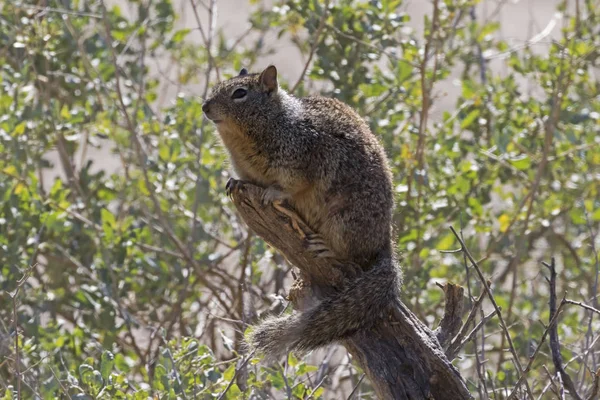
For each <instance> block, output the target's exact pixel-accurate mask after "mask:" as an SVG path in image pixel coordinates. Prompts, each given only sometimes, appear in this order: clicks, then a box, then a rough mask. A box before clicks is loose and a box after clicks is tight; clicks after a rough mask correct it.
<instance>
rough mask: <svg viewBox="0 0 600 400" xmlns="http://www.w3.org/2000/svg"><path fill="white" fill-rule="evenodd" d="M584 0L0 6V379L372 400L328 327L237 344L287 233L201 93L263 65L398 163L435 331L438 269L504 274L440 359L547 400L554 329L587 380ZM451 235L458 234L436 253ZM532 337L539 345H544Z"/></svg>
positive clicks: (22, 385)
mask: <svg viewBox="0 0 600 400" xmlns="http://www.w3.org/2000/svg"><path fill="white" fill-rule="evenodd" d="M599 45H600V2H598V1H597V0H569V1H550V0H520V1H519V0H513V1H505V0H481V1H475V0H432V1H415V0H413V1H401V0H380V1H358V0H357V1H352V0H330V1H325V0H274V1H258V0H250V1H243V0H178V1H169V0H122V1H115V0H112V1H96V0H94V1H90V0H29V1H18V2H12V1H11V2H9V1H6V2H0V61H1V64H2V67H1V68H2V70H1V75H0V86H1V88H2V90H1V91H0V199H1V201H2V204H1V205H0V269H1V271H2V274H1V275H0V288H1V289H2V290H3V291H2V294H0V394H4V393H6V394H5V398H7V399H10V398H43V399H54V398H80V399H83V398H106V399H111V398H132V399H134V398H135V399H137V398H231V399H233V398H274V399H280V398H294V399H295V398H299V399H309V398H321V399H325V398H327V399H329V398H336V399H337V398H350V397H353V398H356V399H358V398H365V399H368V398H374V395H373V393H372V388H371V386H370V383H369V382H368V379H362V376H363V374H362V371H360V370H359V369H358V368H357V367H356V365H355V364H353V363H352V360H351V357H350V356H349V355H348V353H347V352H346V351H345V349H344V348H343V347H341V346H330V347H328V348H325V349H322V350H319V351H317V352H315V353H313V354H311V355H309V356H308V357H306V358H304V359H297V358H295V357H294V356H293V355H290V356H289V357H288V359H287V360H282V362H281V364H279V365H274V366H265V365H261V364H258V358H252V359H251V360H250V361H247V360H246V358H245V355H246V350H245V348H244V342H243V334H244V331H245V330H246V329H247V328H248V327H249V326H250V325H251V324H254V323H257V322H258V321H260V319H261V318H264V317H265V316H266V315H269V314H272V313H279V312H282V311H284V310H285V309H286V307H287V306H288V305H287V301H286V300H285V294H286V290H287V288H289V286H290V284H291V283H292V278H291V273H290V270H291V269H292V266H291V265H289V264H288V263H287V262H286V261H285V259H284V258H283V257H282V256H281V255H279V254H278V252H277V251H276V250H275V249H273V248H270V247H269V246H267V245H266V244H265V243H264V242H263V241H262V240H261V239H260V238H258V237H256V236H255V235H253V234H252V233H251V232H248V230H247V229H246V227H245V225H244V224H243V222H242V221H241V220H240V218H239V217H238V215H237V213H236V210H235V208H234V207H233V205H232V204H231V202H230V201H229V199H228V198H227V197H226V196H225V192H224V187H225V182H226V181H227V179H228V178H229V176H230V174H231V170H230V168H229V165H228V160H227V156H226V153H225V151H224V149H223V147H222V145H221V143H220V141H219V138H218V135H217V134H216V132H215V131H214V128H213V127H212V126H211V124H209V123H208V122H207V121H206V120H205V119H204V118H203V116H202V111H201V104H202V99H203V98H204V97H206V95H207V93H208V91H209V90H210V88H211V86H212V85H213V84H214V83H215V82H217V81H219V80H223V79H227V78H229V77H231V76H232V75H236V74H237V72H238V71H239V70H240V69H241V68H242V67H246V68H248V69H249V70H250V71H252V72H258V71H260V70H262V69H263V68H264V67H265V66H267V65H269V64H271V63H273V64H275V65H276V66H277V68H278V70H279V73H280V84H281V85H282V86H283V87H284V88H286V89H287V90H290V91H291V92H293V94H295V95H297V96H303V95H306V94H309V93H321V94H323V95H326V96H333V97H337V98H339V99H340V100H342V101H344V102H346V103H348V104H350V105H351V106H353V107H355V108H356V109H357V111H358V112H359V113H360V114H361V115H362V116H363V117H364V118H365V119H366V120H367V122H368V123H369V124H370V126H371V128H372V129H373V131H374V132H375V133H376V134H377V135H378V136H379V137H380V139H381V141H382V143H383V144H384V146H385V148H386V151H387V154H388V157H389V159H390V162H391V164H392V167H393V172H394V182H395V185H396V187H395V190H396V203H397V206H396V213H395V218H394V228H395V232H396V235H397V238H398V241H397V243H398V251H399V253H401V256H402V265H403V269H404V286H403V293H402V296H403V297H402V299H403V301H404V302H405V303H406V304H407V305H408V306H409V307H410V308H411V310H413V312H415V313H416V314H417V315H418V316H419V318H420V319H421V320H422V321H424V322H425V323H426V324H427V325H428V326H429V327H431V328H432V329H434V328H436V327H437V325H438V324H439V321H440V319H441V317H442V313H443V292H442V291H441V290H440V289H439V287H438V286H436V283H443V282H446V281H451V282H454V283H458V284H460V285H462V286H464V287H465V289H466V292H467V296H466V298H465V301H466V303H467V309H469V307H470V306H471V305H472V304H473V301H472V300H473V299H475V298H477V297H479V296H480V295H481V293H482V286H481V282H480V281H479V279H478V278H477V276H476V275H475V273H474V271H473V270H472V267H471V266H470V265H468V264H467V263H466V260H465V259H464V258H463V256H462V254H461V253H452V252H450V253H448V252H447V251H450V250H455V249H458V248H459V247H460V246H459V244H458V243H457V241H456V240H455V238H454V236H453V235H452V233H451V231H450V230H449V226H453V227H455V228H456V229H457V230H459V231H461V234H462V236H463V238H464V240H465V243H466V244H467V246H468V247H469V250H470V251H471V253H472V254H473V256H474V257H475V258H476V259H477V260H479V264H480V267H481V269H482V270H483V272H484V274H485V276H486V278H488V279H490V281H491V282H492V288H493V289H494V295H495V299H496V302H497V303H498V304H499V305H500V306H501V308H502V312H503V318H504V320H505V321H506V323H507V326H508V330H509V334H510V335H511V339H512V341H511V342H510V343H509V341H508V340H507V337H506V336H505V335H504V334H503V333H502V331H501V329H500V326H499V323H498V319H497V317H493V316H490V313H491V311H492V307H491V305H490V304H489V303H488V302H487V300H486V301H484V302H483V303H482V304H481V305H478V312H477V317H476V318H475V320H474V321H473V322H472V326H471V327H470V329H472V328H475V325H476V324H478V323H479V322H480V321H482V320H483V322H482V323H480V324H479V325H477V329H475V330H474V331H473V335H472V336H471V340H469V341H467V342H466V343H465V345H464V348H463V351H462V352H461V353H460V355H459V357H458V358H456V359H455V360H454V364H455V365H456V367H457V368H458V370H459V371H460V372H461V374H462V375H463V377H464V378H465V379H466V381H467V383H468V385H469V389H470V390H471V391H472V393H473V394H474V395H475V396H476V397H477V398H494V399H502V398H506V397H508V396H509V394H510V393H511V391H513V387H514V385H515V383H516V382H517V380H518V379H519V373H518V372H517V369H516V367H515V364H516V362H515V360H514V359H513V357H512V356H511V352H510V351H509V350H511V349H510V347H511V346H512V347H513V349H512V350H514V352H515V353H516V354H517V355H518V357H519V359H520V362H521V363H522V364H526V363H527V362H528V361H529V360H530V358H529V357H530V356H532V355H533V354H535V358H534V359H533V361H532V366H531V371H530V372H529V374H528V384H527V385H524V386H523V388H521V389H520V390H519V391H517V393H516V394H517V395H518V396H519V397H517V398H522V397H527V398H532V397H533V398H542V399H546V398H548V399H550V398H556V396H559V395H560V393H561V387H562V386H561V385H562V383H561V382H562V378H561V379H559V378H558V375H557V372H556V371H555V370H554V368H553V367H552V360H551V352H550V348H549V347H548V343H547V341H545V340H543V339H542V337H544V335H545V332H546V326H547V324H548V322H549V315H550V311H549V308H548V301H549V296H550V292H549V287H548V283H547V281H546V279H545V277H547V276H549V271H548V269H547V268H546V267H544V266H543V265H542V264H541V262H542V261H544V262H548V263H550V262H551V260H552V259H554V260H555V265H556V269H557V271H558V284H557V285H558V288H557V293H558V296H561V295H562V294H563V293H566V296H567V298H569V299H570V300H572V301H573V302H581V303H584V304H586V305H588V306H589V307H592V309H591V310H590V308H587V309H584V308H582V307H579V306H577V305H575V304H570V305H568V306H565V307H564V309H563V313H562V315H561V317H560V318H559V320H558V334H559V337H560V341H561V343H560V346H561V350H562V357H563V359H564V363H565V365H566V371H567V373H568V374H569V375H570V376H571V378H572V380H573V381H574V382H575V383H574V384H575V387H576V389H577V391H578V392H579V393H580V396H582V397H583V398H585V396H591V395H592V394H593V393H594V387H595V386H594V385H595V383H594V382H597V380H596V381H594V375H595V371H597V370H598V367H599V365H598V364H599V357H600V354H599V351H600V346H599V345H598V338H599V337H600V335H599V334H598V332H599V330H600V320H599V318H600V316H598V315H597V312H595V311H594V309H595V310H597V309H598V298H597V295H598V277H599V270H600V265H599V259H598V248H599V246H600V239H599V237H598V230H599V228H600V195H599V193H598V191H599V187H600V185H599V181H600V85H599V83H598V74H599V73H600V70H599V68H598V55H599V54H600V53H599V52H598V48H599V47H598V46H599ZM444 251H446V252H444ZM538 346H541V347H540V350H541V351H536V349H537V348H538Z"/></svg>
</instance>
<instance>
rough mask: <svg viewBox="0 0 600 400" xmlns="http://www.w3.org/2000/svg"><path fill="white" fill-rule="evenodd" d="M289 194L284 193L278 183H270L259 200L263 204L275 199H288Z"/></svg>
mask: <svg viewBox="0 0 600 400" xmlns="http://www.w3.org/2000/svg"><path fill="white" fill-rule="evenodd" d="M290 198H291V196H290V195H289V194H288V193H285V192H284V191H283V189H282V188H281V187H280V186H279V185H271V186H269V187H267V188H265V190H264V191H263V194H262V197H261V202H262V205H263V206H266V205H267V204H269V203H273V202H275V201H278V200H279V201H282V200H288V199H290Z"/></svg>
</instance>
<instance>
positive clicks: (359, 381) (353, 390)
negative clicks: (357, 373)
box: [348, 374, 365, 400]
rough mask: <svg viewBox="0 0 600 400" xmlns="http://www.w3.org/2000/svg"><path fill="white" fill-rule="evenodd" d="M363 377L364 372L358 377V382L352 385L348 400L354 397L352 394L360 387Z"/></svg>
mask: <svg viewBox="0 0 600 400" xmlns="http://www.w3.org/2000/svg"><path fill="white" fill-rule="evenodd" d="M363 379H365V374H362V376H361V377H360V379H359V380H358V382H356V385H354V389H352V392H351V393H350V396H348V400H352V399H354V395H355V394H356V392H357V391H358V388H359V387H360V384H361V383H362V381H363Z"/></svg>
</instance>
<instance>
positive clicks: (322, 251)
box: [304, 233, 335, 258]
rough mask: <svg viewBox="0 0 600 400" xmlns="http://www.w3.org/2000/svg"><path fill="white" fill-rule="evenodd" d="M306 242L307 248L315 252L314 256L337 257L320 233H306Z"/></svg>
mask: <svg viewBox="0 0 600 400" xmlns="http://www.w3.org/2000/svg"><path fill="white" fill-rule="evenodd" d="M304 240H305V243H306V249H307V250H308V251H309V252H311V253H313V256H314V257H318V258H335V254H334V252H333V251H331V249H330V248H329V246H328V245H327V243H325V239H323V237H322V236H321V235H319V234H318V233H311V234H308V235H306V238H305V239H304Z"/></svg>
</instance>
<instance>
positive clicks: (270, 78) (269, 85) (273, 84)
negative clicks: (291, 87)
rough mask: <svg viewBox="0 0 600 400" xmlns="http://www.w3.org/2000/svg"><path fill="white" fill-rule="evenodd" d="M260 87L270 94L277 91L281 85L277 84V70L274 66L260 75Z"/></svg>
mask: <svg viewBox="0 0 600 400" xmlns="http://www.w3.org/2000/svg"><path fill="white" fill-rule="evenodd" d="M260 85H261V86H262V88H263V89H264V90H265V91H266V92H268V93H274V92H276V91H277V88H278V87H279V84H278V83H277V68H275V66H274V65H269V66H268V67H267V68H266V69H265V70H264V71H263V72H262V73H261V74H260Z"/></svg>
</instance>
